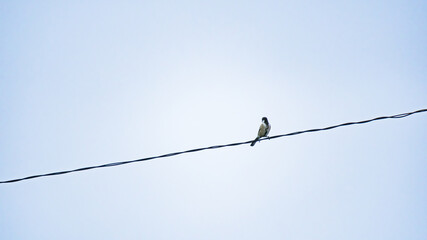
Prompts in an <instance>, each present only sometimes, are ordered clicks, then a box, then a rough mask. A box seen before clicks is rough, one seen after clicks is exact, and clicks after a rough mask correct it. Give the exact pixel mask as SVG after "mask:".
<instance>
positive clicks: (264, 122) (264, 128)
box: [251, 117, 271, 147]
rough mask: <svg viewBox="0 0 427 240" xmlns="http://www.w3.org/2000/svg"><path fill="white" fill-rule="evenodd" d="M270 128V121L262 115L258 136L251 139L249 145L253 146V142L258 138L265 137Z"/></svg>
mask: <svg viewBox="0 0 427 240" xmlns="http://www.w3.org/2000/svg"><path fill="white" fill-rule="evenodd" d="M270 129H271V125H270V123H268V119H267V118H266V117H263V118H262V123H261V126H259V130H258V136H257V137H256V138H255V140H253V141H252V143H251V147H253V146H254V145H255V143H256V142H257V141H259V139H260V138H262V137H267V136H268V133H269V132H270Z"/></svg>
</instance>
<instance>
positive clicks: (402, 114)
mask: <svg viewBox="0 0 427 240" xmlns="http://www.w3.org/2000/svg"><path fill="white" fill-rule="evenodd" d="M421 112H427V109H420V110H417V111H413V112H408V113H401V114H396V115H392V116H382V117H377V118H373V119H369V120H363V121H358V122H347V123H342V124H338V125H334V126H330V127H325V128H314V129H308V130H303V131H298V132H291V133H287V134H281V135H275V136H271V137H269V139H275V138H281V137H289V136H294V135H299V134H303V133H311V132H319V131H326V130H331V129H334V128H338V127H344V126H350V125H357V124H365V123H369V122H373V121H378V120H384V119H394V118H404V117H407V116H410V115H412V114H416V113H421ZM265 139H267V138H264V139H261V141H263V140H265ZM251 142H252V140H249V141H245V142H237V143H230V144H223V145H215V146H210V147H202V148H196V149H191V150H186V151H181V152H174V153H167V154H163V155H158V156H154V157H147V158H141V159H135V160H129V161H121V162H112V163H106V164H102V165H96V166H90V167H83V168H77V169H74V170H66V171H60V172H52V173H45V174H38V175H32V176H28V177H23V178H16V179H11V180H6V181H0V184H2V183H14V182H19V181H24V180H29V179H33V178H40V177H48V176H56V175H62V174H67V173H72V172H81V171H86V170H91V169H95V168H105V167H115V166H120V165H125V164H129V163H136V162H142V161H148V160H153V159H156V158H165V157H172V156H176V155H180V154H184V153H192V152H199V151H203V150H208V149H218V148H224V147H234V146H239V145H243V144H248V143H251Z"/></svg>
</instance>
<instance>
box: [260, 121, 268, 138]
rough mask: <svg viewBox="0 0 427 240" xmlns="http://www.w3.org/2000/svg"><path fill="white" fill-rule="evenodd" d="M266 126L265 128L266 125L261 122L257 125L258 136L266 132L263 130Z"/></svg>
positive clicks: (262, 135)
mask: <svg viewBox="0 0 427 240" xmlns="http://www.w3.org/2000/svg"><path fill="white" fill-rule="evenodd" d="M266 128H267V126H266V125H265V124H264V123H262V124H261V126H259V130H258V137H264V136H265V134H266V132H265V130H266Z"/></svg>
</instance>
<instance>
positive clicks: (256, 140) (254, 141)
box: [251, 137, 259, 147]
mask: <svg viewBox="0 0 427 240" xmlns="http://www.w3.org/2000/svg"><path fill="white" fill-rule="evenodd" d="M258 140H259V137H257V138H255V140H253V141H252V142H251V147H253V146H254V145H255V143H256V142H258Z"/></svg>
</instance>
